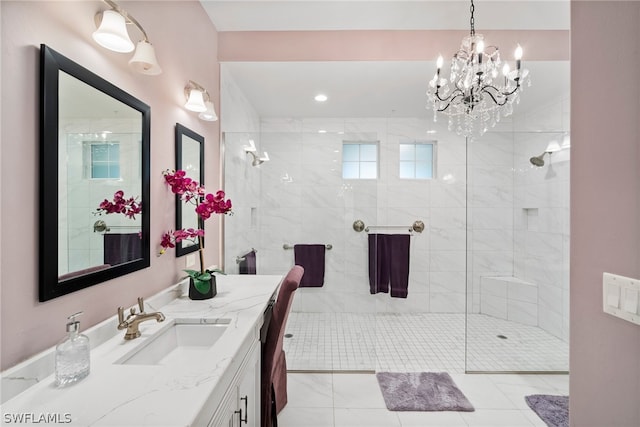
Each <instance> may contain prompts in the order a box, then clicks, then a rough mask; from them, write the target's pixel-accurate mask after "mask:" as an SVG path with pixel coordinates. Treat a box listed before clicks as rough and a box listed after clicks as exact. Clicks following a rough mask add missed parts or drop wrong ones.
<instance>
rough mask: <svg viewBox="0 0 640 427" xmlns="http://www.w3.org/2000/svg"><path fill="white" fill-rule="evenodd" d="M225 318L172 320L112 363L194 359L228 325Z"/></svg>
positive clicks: (151, 362)
mask: <svg viewBox="0 0 640 427" xmlns="http://www.w3.org/2000/svg"><path fill="white" fill-rule="evenodd" d="M229 322H230V320H229V319H215V320H209V319H175V320H171V321H170V322H169V324H167V325H163V327H162V328H161V329H160V330H159V331H158V332H156V333H155V334H153V335H152V336H150V337H149V338H148V339H146V340H144V342H142V343H140V344H139V345H138V346H137V347H136V348H134V349H133V350H131V351H130V352H128V353H127V354H125V355H124V356H123V357H121V358H120V359H119V360H117V361H116V362H115V363H116V364H122V365H171V364H173V363H184V361H185V360H196V359H194V358H198V357H200V356H202V355H203V354H204V353H206V352H207V351H208V350H209V349H210V348H211V347H212V346H213V345H214V344H215V343H216V342H217V341H218V340H219V339H220V337H222V335H223V334H224V332H225V331H226V330H227V327H228V326H229Z"/></svg>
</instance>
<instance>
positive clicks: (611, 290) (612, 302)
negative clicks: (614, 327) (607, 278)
mask: <svg viewBox="0 0 640 427" xmlns="http://www.w3.org/2000/svg"><path fill="white" fill-rule="evenodd" d="M604 290H605V292H606V295H605V298H606V301H607V305H608V306H609V307H613V308H620V286H619V285H618V284H617V283H607V284H606V285H605V287H604Z"/></svg>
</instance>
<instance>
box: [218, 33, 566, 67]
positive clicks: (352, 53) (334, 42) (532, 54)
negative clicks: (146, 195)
mask: <svg viewBox="0 0 640 427" xmlns="http://www.w3.org/2000/svg"><path fill="white" fill-rule="evenodd" d="M478 32H479V33H482V34H483V35H484V36H485V40H488V41H490V42H491V44H495V45H497V46H503V47H506V46H513V49H515V43H516V42H517V43H520V44H521V45H522V47H523V48H524V51H525V52H526V58H527V60H528V61H559V60H567V59H568V58H569V53H570V43H569V31H564V30H554V31H539V30H526V31H506V30H504V31H499V30H493V31H481V30H478ZM467 35H468V32H467V31H457V30H449V31H447V30H444V31H443V30H432V31H427V30H414V31H409V30H403V31H229V32H220V34H219V40H220V44H219V52H218V58H219V60H220V61H425V60H426V61H428V60H433V61H435V59H436V58H437V57H438V55H439V54H441V53H443V52H455V51H456V50H457V49H458V48H459V47H460V41H461V40H462V38H463V37H466V36H467ZM509 49H511V48H509ZM502 55H505V56H504V58H511V57H512V55H513V52H512V51H511V52H510V51H508V50H507V51H504V52H502Z"/></svg>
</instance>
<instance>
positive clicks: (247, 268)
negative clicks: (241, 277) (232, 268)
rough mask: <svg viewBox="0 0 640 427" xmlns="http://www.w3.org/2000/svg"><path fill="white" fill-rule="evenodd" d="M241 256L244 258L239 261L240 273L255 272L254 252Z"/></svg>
mask: <svg viewBox="0 0 640 427" xmlns="http://www.w3.org/2000/svg"><path fill="white" fill-rule="evenodd" d="M242 258H244V260H242V261H240V266H239V268H240V274H256V252H255V251H251V252H249V253H246V254H244V255H242Z"/></svg>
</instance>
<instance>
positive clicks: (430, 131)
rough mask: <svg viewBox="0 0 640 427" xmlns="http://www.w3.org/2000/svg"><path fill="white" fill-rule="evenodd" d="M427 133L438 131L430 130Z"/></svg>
mask: <svg viewBox="0 0 640 427" xmlns="http://www.w3.org/2000/svg"><path fill="white" fill-rule="evenodd" d="M427 133H436V131H435V130H428V131H427Z"/></svg>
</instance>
